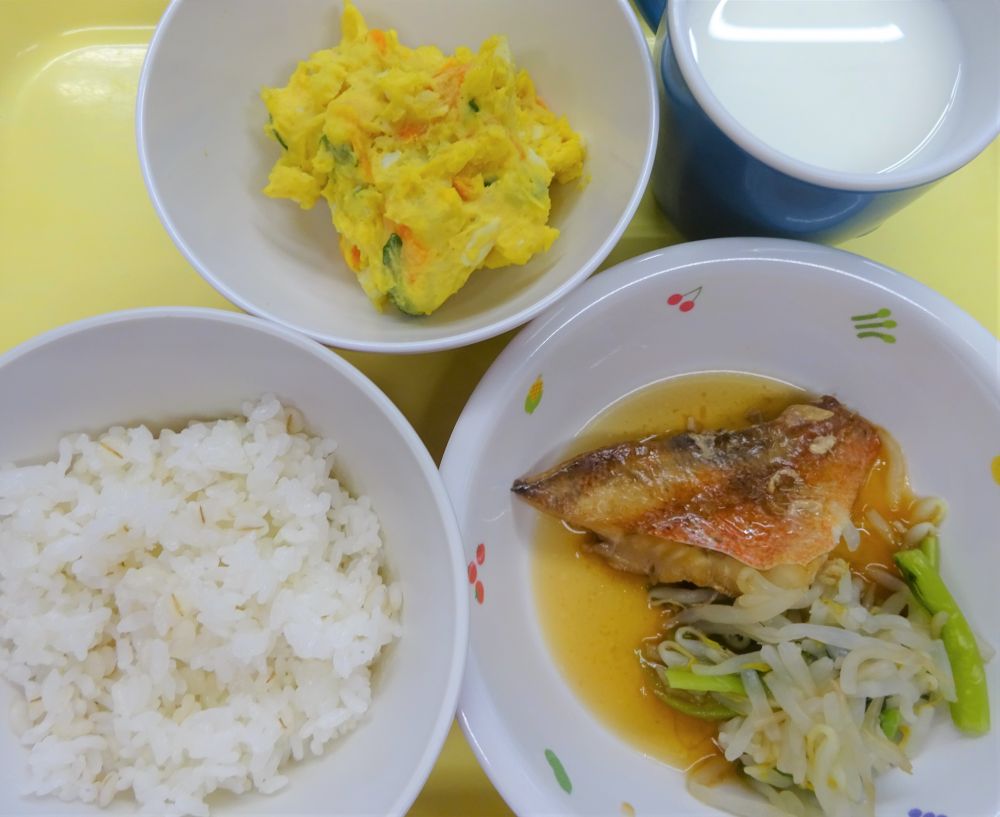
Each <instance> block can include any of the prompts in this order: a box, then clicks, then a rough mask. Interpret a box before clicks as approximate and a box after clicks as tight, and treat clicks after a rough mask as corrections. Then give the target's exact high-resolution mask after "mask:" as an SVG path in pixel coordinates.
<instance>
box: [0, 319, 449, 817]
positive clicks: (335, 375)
mask: <svg viewBox="0 0 1000 817" xmlns="http://www.w3.org/2000/svg"><path fill="white" fill-rule="evenodd" d="M264 392H271V393H274V394H276V395H277V396H278V397H279V398H281V399H282V400H284V401H288V402H290V403H291V404H292V405H294V406H296V407H297V408H299V409H300V410H301V411H302V413H303V414H304V416H305V419H306V424H307V427H308V428H309V429H310V430H311V431H312V432H313V433H319V434H324V435H330V436H333V437H334V438H335V439H336V440H337V441H338V443H339V446H338V463H339V466H338V471H339V472H340V473H342V474H343V477H344V483H345V485H346V486H347V487H348V489H349V490H351V491H352V492H353V493H355V494H357V493H364V494H368V495H369V496H370V497H371V498H372V501H373V505H374V508H375V511H376V513H378V515H379V519H380V521H381V523H382V528H383V535H384V540H385V550H386V561H387V564H388V569H389V571H390V573H391V574H392V576H393V577H394V578H396V579H398V580H399V581H401V582H402V585H403V597H404V601H403V612H402V621H403V629H404V634H403V636H402V637H401V638H400V639H399V640H398V641H397V642H396V643H395V644H393V645H392V646H391V647H390V648H389V649H388V651H387V652H386V654H385V655H383V656H382V657H381V659H380V661H379V665H378V668H377V672H376V674H375V681H374V689H373V693H374V695H373V701H372V705H371V709H370V710H369V712H368V715H367V716H366V719H365V721H364V722H363V723H362V724H360V725H359V727H358V728H357V729H356V730H355V731H354V732H352V733H351V734H349V735H347V736H346V737H345V738H344V739H343V740H340V741H337V742H334V743H333V744H331V745H330V747H329V751H328V753H327V754H326V755H324V756H323V757H321V758H319V759H316V760H312V761H309V762H307V763H304V764H301V765H298V766H295V767H292V769H291V770H290V773H289V776H290V783H289V785H288V787H287V788H286V789H284V790H283V791H281V792H280V793H278V794H276V795H274V796H272V797H263V796H258V795H247V796H245V797H241V798H237V799H231V798H228V797H227V798H226V799H225V806H224V807H223V806H221V805H220V806H219V807H218V808H217V809H215V810H214V813H217V814H220V815H222V814H254V815H264V814H297V815H303V817H304V815H315V814H324V815H361V814H388V815H402V814H404V813H405V812H406V810H407V809H408V808H409V806H410V804H411V803H412V802H413V800H414V798H415V797H416V796H417V794H418V792H419V791H420V789H421V787H422V786H423V784H424V782H425V780H426V778H427V775H428V774H429V773H430V770H431V768H432V766H433V764H434V761H435V759H436V758H437V755H438V752H439V751H440V748H441V745H442V743H443V741H444V739H445V737H446V735H447V732H448V729H449V727H450V724H451V721H452V718H453V715H454V708H455V700H456V697H457V694H458V688H459V682H460V679H461V673H462V666H463V662H464V659H465V651H466V636H467V629H468V599H467V597H466V595H465V592H464V591H465V588H464V567H463V564H462V561H461V557H462V554H461V546H460V542H459V539H458V530H457V526H456V524H455V520H454V515H453V513H452V511H451V507H450V504H449V502H448V498H447V496H446V494H445V492H444V488H443V485H442V483H441V478H440V476H439V475H438V472H437V469H436V468H435V467H434V463H433V461H432V460H431V458H430V456H429V454H428V453H427V450H426V449H425V448H424V446H423V443H421V441H420V439H419V438H418V437H417V435H416V433H415V432H414V431H413V429H412V428H411V427H410V425H409V424H408V423H407V421H406V419H405V418H404V417H403V415H402V414H400V412H399V410H398V409H396V407H395V406H394V405H393V404H392V403H391V402H390V401H389V399H388V398H387V397H386V396H385V395H384V394H382V393H381V392H380V391H379V390H378V389H377V388H376V387H375V386H374V385H373V384H372V383H371V381H369V380H368V379H367V378H366V377H365V376H364V375H362V374H361V373H360V372H358V371H357V370H356V369H355V368H353V367H352V366H351V365H349V364H348V363H346V362H344V361H343V360H342V359H341V358H340V357H338V356H337V355H335V354H334V353H332V352H330V351H329V350H327V349H324V348H323V347H322V346H320V345H319V344H316V343H313V342H312V341H310V340H307V339H306V338H303V337H300V336H297V335H295V334H294V333H292V332H289V331H287V330H285V329H281V328H279V327H274V326H271V325H269V324H267V323H265V322H264V321H260V320H258V319H256V318H250V317H247V316H243V315H236V314H231V313H227V312H220V311H214V310H207V309H150V310H138V311H133V312H120V313H115V314H111V315H105V316H102V317H98V318H93V319H90V320H86V321H82V322H80V323H77V324H73V325H71V326H68V327H65V328H62V329H57V330H55V331H53V332H50V333H48V334H46V335H43V336H41V337H39V338H36V339H34V340H32V341H29V342H28V343H26V344H24V345H23V346H20V347H18V348H16V349H14V350H13V351H11V352H8V353H7V354H6V355H4V356H2V357H0V394H3V396H4V397H3V399H2V400H0V461H10V460H13V461H15V462H20V461H32V460H41V459H49V458H52V457H54V456H55V454H56V443H57V441H58V440H59V437H60V436H61V435H63V434H66V433H69V432H74V431H90V432H96V431H100V430H103V429H105V428H107V427H109V426H111V425H114V424H132V423H137V422H146V423H153V424H155V425H157V426H164V425H169V426H171V427H177V426H182V425H184V424H185V423H186V421H188V420H190V419H193V418H197V419H210V418H215V417H220V416H226V415H230V416H231V415H233V414H235V413H237V412H238V411H239V409H240V404H241V402H242V401H244V400H246V399H248V398H256V397H258V396H259V395H261V394H262V393H264ZM9 693H10V690H9V688H8V687H7V686H6V685H4V684H2V683H0V712H2V713H4V714H3V715H2V716H0V814H12V815H13V814H17V815H19V816H20V815H33V814H37V815H41V814H46V815H53V814H55V813H57V812H58V813H59V814H64V813H65V814H97V813H100V810H99V809H97V808H96V807H88V806H82V805H79V804H75V805H67V804H63V803H60V802H58V801H54V800H52V799H21V798H20V797H19V796H18V789H19V784H20V780H21V778H22V775H23V771H24V769H25V764H26V760H27V755H26V752H25V750H24V749H23V748H22V747H21V746H20V745H19V743H18V741H17V739H16V738H15V737H14V735H13V733H12V732H11V731H10V729H9V728H8V726H7V718H6V712H7V709H8V706H9V700H10V698H9ZM209 802H210V804H211V803H212V802H213V801H212V800H211V799H210V801H209ZM118 810H120V811H125V812H128V811H130V810H133V809H129V807H128V806H120V807H119V809H118Z"/></svg>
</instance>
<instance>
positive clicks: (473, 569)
mask: <svg viewBox="0 0 1000 817" xmlns="http://www.w3.org/2000/svg"><path fill="white" fill-rule="evenodd" d="M476 572H477V571H476V563H475V562H469V584H475V583H476Z"/></svg>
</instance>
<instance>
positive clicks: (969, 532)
mask: <svg viewBox="0 0 1000 817" xmlns="http://www.w3.org/2000/svg"><path fill="white" fill-rule="evenodd" d="M997 361H998V345H997V341H996V340H995V339H994V338H993V337H992V336H991V335H990V334H989V333H988V332H987V331H986V330H985V329H983V327H981V326H980V325H979V324H977V323H976V322H975V321H974V320H973V319H972V318H970V317H969V316H968V315H966V314H965V313H963V312H961V311H960V310H959V309H958V308H957V307H955V306H954V305H952V304H951V303H949V302H948V301H946V300H945V299H944V298H942V297H941V296H939V295H937V294H935V293H934V292H932V291H930V290H928V289H927V288H925V287H924V286H922V285H921V284H918V283H916V282H915V281H912V280H910V279H908V278H906V277H904V276H903V275H900V274H899V273H896V272H893V271H892V270H889V269H886V268H885V267H882V266H879V265H878V264H875V263H873V262H871V261H867V260H865V259H863V258H859V257H857V256H854V255H850V254H847V253H844V252H840V251H837V250H832V249H829V248H826V247H821V246H815V245H809V244H802V243H798V242H791V241H778V240H767V239H722V240H715V241H705V242H698V243H693V244H685V245H681V246H676V247H672V248H669V249H666V250H662V251H658V252H654V253H652V254H650V255H646V256H644V257H642V258H638V259H634V260H631V261H628V262H626V263H623V264H621V265H619V266H617V267H615V268H614V269H612V270H609V271H607V272H605V273H602V274H601V275H599V276H597V277H596V278H594V279H592V280H591V281H589V282H588V283H587V284H585V285H584V286H583V287H581V288H580V289H578V290H577V291H576V292H574V293H573V294H572V295H571V296H570V297H568V298H566V299H565V300H563V301H562V302H561V303H560V304H559V305H558V306H557V307H556V308H554V309H551V310H550V311H548V312H547V313H545V314H544V315H543V316H541V317H539V318H538V319H536V320H535V321H534V322H533V323H531V324H530V325H529V326H528V327H527V328H525V329H524V330H523V331H522V332H521V334H520V335H519V336H518V338H517V339H516V340H515V341H514V342H513V343H511V344H510V346H509V347H508V348H507V349H506V351H505V352H504V353H503V354H502V355H501V356H500V358H499V359H498V360H497V362H496V363H495V364H494V366H493V367H492V369H490V371H489V372H488V373H487V375H486V377H484V379H483V381H482V382H481V383H480V385H479V387H478V388H477V390H476V392H475V393H474V394H473V396H472V398H471V400H470V401H469V404H468V406H467V407H466V409H465V411H464V413H463V415H462V417H461V418H460V420H459V422H458V424H457V426H456V428H455V432H454V434H453V436H452V438H451V441H450V443H449V446H448V450H447V452H446V454H445V457H444V462H443V465H442V470H443V473H444V477H445V483H446V485H447V486H448V489H449V492H450V494H451V497H452V500H453V503H454V505H455V509H456V512H457V514H458V518H459V525H460V527H461V529H462V533H463V538H464V545H465V549H466V560H467V563H468V572H469V577H468V578H469V588H468V589H469V593H470V595H471V597H472V598H473V599H474V602H473V604H472V618H471V625H470V633H471V644H470V652H469V660H468V666H467V669H466V675H465V681H464V686H463V691H462V695H461V699H460V719H461V723H462V726H463V728H464V729H465V731H466V734H467V736H468V738H469V741H470V743H471V745H472V746H473V748H474V749H475V751H476V752H477V754H478V756H479V759H480V762H481V763H482V765H483V767H484V768H485V770H486V771H487V773H488V774H489V776H490V778H491V779H492V780H493V782H494V784H495V785H496V786H497V788H498V789H499V791H500V792H501V794H502V795H503V796H504V798H505V799H506V800H507V802H508V803H509V804H510V805H511V807H512V808H513V809H514V810H515V811H516V812H517V813H518V814H521V815H529V814H530V815H534V814H560V815H570V814H572V815H602V817H606V816H607V815H618V814H624V815H639V817H643V815H665V814H670V815H708V814H713V813H715V812H713V811H712V810H711V809H709V808H707V807H705V806H703V805H701V804H700V803H698V802H696V801H695V800H694V799H692V798H691V797H690V796H689V795H688V794H687V792H686V789H685V784H684V777H683V774H682V772H680V771H677V770H675V769H673V768H671V767H669V766H667V765H665V764H664V763H662V762H660V761H658V760H656V759H655V758H654V757H652V756H651V755H648V754H644V753H643V752H642V751H640V750H639V749H638V748H635V747H634V746H633V745H631V744H630V743H628V742H626V741H625V740H624V739H622V738H620V737H618V734H617V733H616V732H612V731H611V730H610V729H609V728H607V727H605V726H604V724H603V722H602V720H601V719H600V718H599V717H598V716H597V715H595V714H594V713H593V712H592V711H591V709H590V708H589V707H588V706H587V705H585V704H584V703H583V702H582V701H581V700H580V699H578V698H577V697H576V695H575V693H574V692H573V690H572V689H571V686H570V684H569V682H568V681H567V679H566V678H565V677H564V676H563V675H562V674H561V672H560V668H559V666H558V665H557V663H556V661H555V660H554V658H553V654H552V649H551V648H550V645H549V644H548V643H547V641H546V639H547V636H546V634H545V632H543V629H542V626H541V623H540V618H539V614H538V612H539V611H538V608H537V606H536V591H535V590H533V552H532V540H533V531H534V529H535V525H536V521H537V518H538V515H537V514H536V512H535V511H534V510H533V509H531V508H530V507H528V506H527V505H526V504H525V503H522V502H520V501H519V500H517V499H515V498H514V497H513V495H512V494H511V492H510V486H511V482H512V481H513V480H514V479H515V478H517V477H520V476H522V475H525V474H527V473H531V472H535V471H537V470H538V469H539V468H540V467H547V466H549V465H552V464H554V463H555V462H556V461H558V459H559V457H560V455H561V453H562V452H563V451H565V449H566V447H567V444H568V443H570V442H571V441H572V439H573V437H574V435H576V434H577V433H578V432H579V431H580V429H582V428H583V427H584V426H585V425H586V424H587V423H588V421H589V420H590V419H591V418H593V417H594V416H595V415H597V414H598V413H600V412H601V411H602V410H603V409H605V408H606V407H608V406H609V405H610V404H611V403H613V402H615V401H616V400H617V399H618V398H620V397H622V396H623V395H626V394H629V393H631V392H632V391H634V390H635V389H638V388H641V387H643V386H646V385H647V384H650V383H653V382H656V381H660V380H663V379H665V378H668V377H671V376H674V375H680V374H684V373H691V372H703V371H717V370H729V371H745V372H753V373H757V374H761V375H766V376H770V377H774V378H779V379H781V380H784V381H788V382H791V383H795V384H797V385H800V386H802V387H804V388H806V389H809V390H810V391H813V392H816V393H831V394H835V395H837V396H838V397H840V398H841V399H842V400H843V401H844V402H845V403H847V404H848V405H850V406H851V407H852V408H855V409H856V410H858V411H860V412H861V413H862V414H864V415H865V416H866V417H868V418H870V419H871V420H873V421H874V422H876V423H878V424H880V425H883V426H885V427H887V428H888V429H889V430H891V432H892V433H893V435H894V436H895V437H896V438H897V439H898V441H899V442H900V443H901V445H902V447H903V450H904V452H905V453H906V456H907V459H908V463H909V467H910V474H911V477H912V479H913V482H914V485H915V486H916V487H917V488H918V489H919V490H920V491H921V492H922V493H936V494H940V495H942V496H944V497H945V498H946V499H947V500H948V501H949V503H950V507H951V512H950V514H949V517H948V520H947V521H946V522H945V524H944V526H943V528H942V543H943V544H942V548H943V553H944V558H943V566H942V570H943V573H944V576H945V579H946V581H947V582H948V583H949V584H950V585H951V586H952V587H953V588H954V589H955V590H956V595H957V596H958V598H959V599H960V603H961V604H962V605H963V607H964V609H965V612H966V614H967V615H968V616H969V618H970V620H971V621H972V622H973V626H976V625H978V627H979V629H980V630H981V631H982V632H983V633H984V634H985V635H986V636H987V637H988V638H991V639H995V638H996V632H997V630H996V626H995V622H996V611H995V610H994V609H993V607H992V602H993V600H994V599H995V597H996V590H995V585H996V577H997V576H998V575H1000V548H998V547H996V544H997V542H996V532H997V530H1000V378H998V370H997ZM998 663H1000V662H997V661H994V662H993V663H992V664H991V665H990V667H989V668H988V677H989V684H990V690H991V697H992V700H993V704H994V707H997V706H1000V672H998ZM998 767H1000V730H997V729H994V730H993V732H992V733H991V734H990V735H988V736H987V737H983V738H978V739H968V738H964V737H962V736H960V734H959V733H958V732H957V731H956V730H955V728H954V727H953V726H952V724H951V723H950V721H949V719H948V718H947V716H943V715H939V717H938V718H937V719H936V722H935V726H934V728H933V730H932V733H931V738H930V740H929V742H928V744H927V745H926V746H925V748H924V749H923V752H922V753H921V754H919V756H918V757H917V759H916V762H915V764H914V772H913V774H912V776H907V775H905V774H902V773H899V772H892V773H889V774H886V775H885V776H883V777H882V778H881V779H880V781H879V785H878V814H879V815H892V816H893V817H921V815H924V814H925V813H927V814H936V815H943V814H947V815H949V817H957V815H969V816H970V817H971V815H975V816H976V817H984V815H987V814H994V813H996V811H997V809H998V808H1000V784H998V781H997V775H996V770H997V768H998ZM945 781H947V785H945Z"/></svg>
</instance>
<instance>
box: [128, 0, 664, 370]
mask: <svg viewBox="0 0 1000 817" xmlns="http://www.w3.org/2000/svg"><path fill="white" fill-rule="evenodd" d="M341 9H342V3H341V2H339V1H338V2H329V0H283V2H280V3H276V2H271V0H212V2H210V3H206V2H202V1H201V0H174V2H173V3H172V5H171V6H170V8H169V9H168V10H167V13H166V14H165V15H164V17H163V20H162V22H161V24H160V26H159V28H158V29H157V32H156V34H155V36H154V37H153V41H152V43H151V45H150V50H149V55H148V57H147V60H146V64H145V66H144V68H143V72H142V77H141V80H140V86H139V98H138V110H137V130H138V141H139V157H140V161H141V164H142V169H143V174H144V177H145V179H146V184H147V186H148V188H149V191H150V194H151V196H152V199H153V203H154V205H155V207H156V209H157V211H158V213H159V215H160V217H161V219H162V220H163V223H164V225H165V226H166V228H167V230H168V232H169V233H170V235H171V237H172V238H173V240H174V241H175V242H176V244H177V245H178V247H180V249H181V250H182V252H183V253H184V254H185V256H187V258H188V260H189V261H190V262H191V263H192V265H193V266H194V267H195V268H196V269H197V270H198V271H199V272H200V273H201V274H202V275H203V276H204V277H205V278H206V279H207V280H208V281H209V282H210V283H211V284H212V285H213V286H215V287H216V289H218V290H219V291H220V292H221V293H222V294H223V295H225V296H226V297H227V298H229V299H230V300H231V301H233V302H234V303H236V304H238V305H239V306H241V307H243V308H244V309H246V310H248V311H250V312H253V313H255V314H257V315H261V316H263V317H267V318H270V319H271V320H274V321H276V322H278V323H281V324H284V325H285V326H289V327H292V328H294V329H297V330H299V331H301V332H304V333H305V334H307V335H310V336H311V337H313V338H316V339H317V340H320V341H322V342H324V343H327V344H331V345H334V346H340V347H344V348H351V349H362V350H369V351H387V352H389V351H391V352H415V351H428V350H431V349H441V348H448V347H454V346H461V345H465V344H468V343H472V342H474V341H477V340H481V339H483V338H486V337H491V336H493V335H496V334H499V333H501V332H503V331H506V330H507V329H510V328H512V327H514V326H517V325H518V324H520V323H523V322H524V321H526V320H528V319H529V318H530V317H532V316H534V315H535V314H537V313H538V312H539V311H540V310H541V309H543V308H544V307H546V306H548V305H549V304H551V303H553V302H554V301H555V300H556V299H557V298H559V296H560V295H562V294H563V293H565V292H566V291H568V290H569V289H570V288H571V287H573V286H574V285H575V284H577V283H579V282H580V281H582V280H583V279H584V278H586V276H587V275H589V274H590V273H591V272H592V271H593V270H594V269H595V268H596V267H597V265H598V264H599V263H600V262H601V261H603V260H604V258H605V257H606V256H607V254H608V253H609V252H610V251H611V249H612V247H613V246H614V245H615V243H616V241H617V240H618V238H619V237H620V236H621V234H622V232H623V231H624V229H625V227H626V225H627V224H628V221H629V219H630V218H631V216H632V214H633V212H634V211H635V208H636V207H637V206H638V203H639V200H640V198H641V195H642V192H643V190H644V189H645V186H646V182H647V181H648V177H649V171H650V168H651V166H652V157H653V151H654V148H655V138H656V132H657V98H656V89H655V83H654V78H653V71H652V64H651V60H650V56H649V50H648V48H647V46H646V42H645V40H644V39H643V36H642V33H641V30H640V28H639V25H638V22H637V20H636V18H635V15H634V14H633V12H632V11H631V10H630V8H629V7H628V4H627V2H626V0H609V1H608V2H602V3H590V4H588V6H587V9H586V12H585V13H581V7H580V5H579V4H578V3H577V2H575V0H547V2H545V3H536V2H531V0H504V2H490V1H489V0H462V2H455V0H422V2H419V3H415V2H411V1H410V0H366V2H363V3H361V4H359V9H360V10H361V12H362V13H363V14H364V15H365V17H366V19H367V21H368V23H369V25H370V26H372V27H380V28H395V29H397V30H398V32H399V36H400V39H401V40H402V41H403V42H404V43H405V44H408V45H422V44H434V45H437V46H438V47H440V48H442V49H444V50H446V51H450V50H453V49H454V48H456V47H457V46H459V45H468V46H469V47H472V48H478V46H479V44H480V43H481V42H482V41H483V40H484V39H486V38H487V37H488V36H490V35H492V34H498V33H502V34H506V35H507V36H508V38H509V41H510V44H511V49H512V52H513V55H514V59H515V62H516V63H517V64H518V65H519V66H520V67H523V68H526V69H528V70H529V71H530V73H531V75H532V77H533V78H534V79H535V82H536V85H537V87H538V90H539V93H540V94H541V95H542V96H543V97H544V98H545V100H546V102H547V103H548V104H549V105H550V107H551V108H552V109H553V110H555V111H556V112H557V113H560V114H565V115H566V116H567V117H568V118H569V121H570V123H571V124H572V126H573V127H574V128H576V129H577V130H579V131H580V132H581V133H582V134H583V135H584V136H585V138H586V139H587V142H588V144H589V157H588V160H587V166H586V171H587V172H588V173H589V174H590V177H591V181H590V182H589V184H588V185H587V186H586V188H585V189H581V187H580V185H579V184H577V183H576V182H574V183H571V184H569V185H566V186H564V187H561V186H559V185H555V186H554V188H553V199H554V207H553V214H552V222H551V223H552V224H553V225H554V226H556V227H557V228H558V229H559V230H560V231H561V236H560V238H559V239H558V240H557V241H556V243H555V244H554V245H553V247H552V248H551V250H550V251H549V252H548V253H545V254H544V255H542V256H539V257H537V258H535V259H534V260H532V261H531V262H530V263H529V264H528V265H526V266H524V267H513V268H509V269H505V270H502V271H492V272H491V271H480V272H479V273H478V274H476V275H474V276H473V277H472V279H471V280H470V282H469V283H468V284H467V285H466V286H465V287H464V288H463V289H462V290H461V291H460V292H459V294H458V295H456V296H455V297H453V298H452V299H451V300H449V301H448V302H447V303H446V304H445V306H444V307H442V308H441V309H439V310H438V311H437V312H435V313H434V315H432V316H429V317H424V318H411V317H407V316H405V315H402V314H401V313H399V312H397V311H395V310H392V309H387V310H386V311H385V312H384V313H381V314H380V313H378V312H377V311H376V310H375V309H374V308H373V307H372V305H371V304H370V303H369V301H368V299H367V298H366V297H365V295H364V293H363V292H362V291H361V288H360V287H359V285H358V283H357V281H356V279H355V277H354V274H353V273H352V272H351V271H350V270H349V269H348V268H347V266H346V264H345V263H344V261H343V259H342V258H341V256H340V251H339V249H338V247H337V236H336V233H335V231H334V229H333V227H332V225H331V224H330V214H329V211H328V208H327V206H326V204H325V203H324V202H320V204H318V205H317V206H316V207H315V208H314V209H313V210H312V211H309V212H303V211H301V210H300V209H299V208H298V206H297V205H295V204H294V203H293V202H290V201H285V200H272V199H268V198H266V197H265V196H264V195H263V194H262V193H261V190H262V188H263V187H264V185H265V184H266V182H267V174H268V171H269V169H270V167H271V165H272V164H273V163H274V161H275V160H276V159H277V158H278V154H279V150H280V149H279V148H278V146H277V145H276V144H275V142H274V141H273V140H271V139H269V138H268V137H267V136H265V134H264V125H265V123H266V120H267V113H266V110H265V108H264V105H263V103H262V102H261V101H260V97H259V94H260V89H261V88H262V87H264V86H282V85H284V84H286V82H287V81H288V78H289V76H290V75H291V73H292V71H293V70H294V68H295V66H296V64H297V63H298V61H299V60H302V59H305V58H306V57H307V56H308V55H309V54H311V53H312V52H314V51H316V50H319V49H321V48H329V47H331V46H333V45H335V44H336V43H338V42H339V40H340V12H341Z"/></svg>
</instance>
